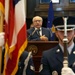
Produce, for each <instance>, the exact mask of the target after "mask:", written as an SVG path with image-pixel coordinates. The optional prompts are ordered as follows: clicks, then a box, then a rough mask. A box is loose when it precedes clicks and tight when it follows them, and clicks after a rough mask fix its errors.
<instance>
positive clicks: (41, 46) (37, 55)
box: [26, 41, 58, 75]
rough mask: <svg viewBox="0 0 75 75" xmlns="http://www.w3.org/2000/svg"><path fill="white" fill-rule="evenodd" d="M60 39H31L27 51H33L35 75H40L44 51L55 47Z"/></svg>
mask: <svg viewBox="0 0 75 75" xmlns="http://www.w3.org/2000/svg"><path fill="white" fill-rule="evenodd" d="M57 44H58V41H29V42H28V46H27V48H26V51H28V52H29V51H32V53H33V61H34V66H35V75H38V72H39V67H40V60H41V56H42V52H43V51H45V50H48V49H50V48H53V47H55V46H56V45H57Z"/></svg>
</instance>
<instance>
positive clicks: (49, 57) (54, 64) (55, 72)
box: [39, 16, 75, 75]
mask: <svg viewBox="0 0 75 75" xmlns="http://www.w3.org/2000/svg"><path fill="white" fill-rule="evenodd" d="M64 18H65V17H58V18H55V19H54V21H53V24H54V25H55V29H56V31H55V34H56V36H57V38H58V42H59V43H58V45H57V46H56V47H54V48H52V49H49V50H46V51H44V52H43V55H42V58H41V65H40V69H39V75H75V73H74V72H75V44H74V42H73V39H74V37H75V17H71V16H69V17H67V22H66V23H67V39H68V41H67V54H68V55H67V58H68V64H67V65H68V66H67V67H64V66H63V65H64V64H63V61H64V53H65V50H64V43H63V39H64Z"/></svg>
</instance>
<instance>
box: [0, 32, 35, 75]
mask: <svg viewBox="0 0 75 75" xmlns="http://www.w3.org/2000/svg"><path fill="white" fill-rule="evenodd" d="M4 43H5V42H4V33H3V32H1V33H0V47H2V46H4ZM4 53H5V49H3V50H2V67H1V73H3V69H4V68H3V67H4ZM11 65H12V64H11ZM16 75H35V69H34V64H33V60H32V53H31V52H29V53H28V52H27V51H24V52H23V53H22V55H21V57H20V60H19V62H18V71H17V73H16Z"/></svg>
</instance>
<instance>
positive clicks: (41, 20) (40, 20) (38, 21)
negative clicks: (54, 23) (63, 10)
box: [34, 20, 42, 22]
mask: <svg viewBox="0 0 75 75" xmlns="http://www.w3.org/2000/svg"><path fill="white" fill-rule="evenodd" d="M34 22H42V20H35V21H34Z"/></svg>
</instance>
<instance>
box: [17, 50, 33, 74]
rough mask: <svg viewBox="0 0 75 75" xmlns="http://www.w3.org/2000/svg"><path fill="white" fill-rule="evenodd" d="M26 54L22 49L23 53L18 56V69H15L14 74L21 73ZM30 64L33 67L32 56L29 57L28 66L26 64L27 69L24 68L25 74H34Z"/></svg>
mask: <svg viewBox="0 0 75 75" xmlns="http://www.w3.org/2000/svg"><path fill="white" fill-rule="evenodd" d="M27 56H28V52H26V51H24V53H23V54H22V55H21V57H20V61H19V66H18V71H17V74H16V75H22V74H23V69H24V66H25V65H24V61H25V59H26V58H27ZM31 66H32V67H34V64H33V60H32V58H30V60H29V62H28V66H27V69H26V75H34V70H32V69H31Z"/></svg>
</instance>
